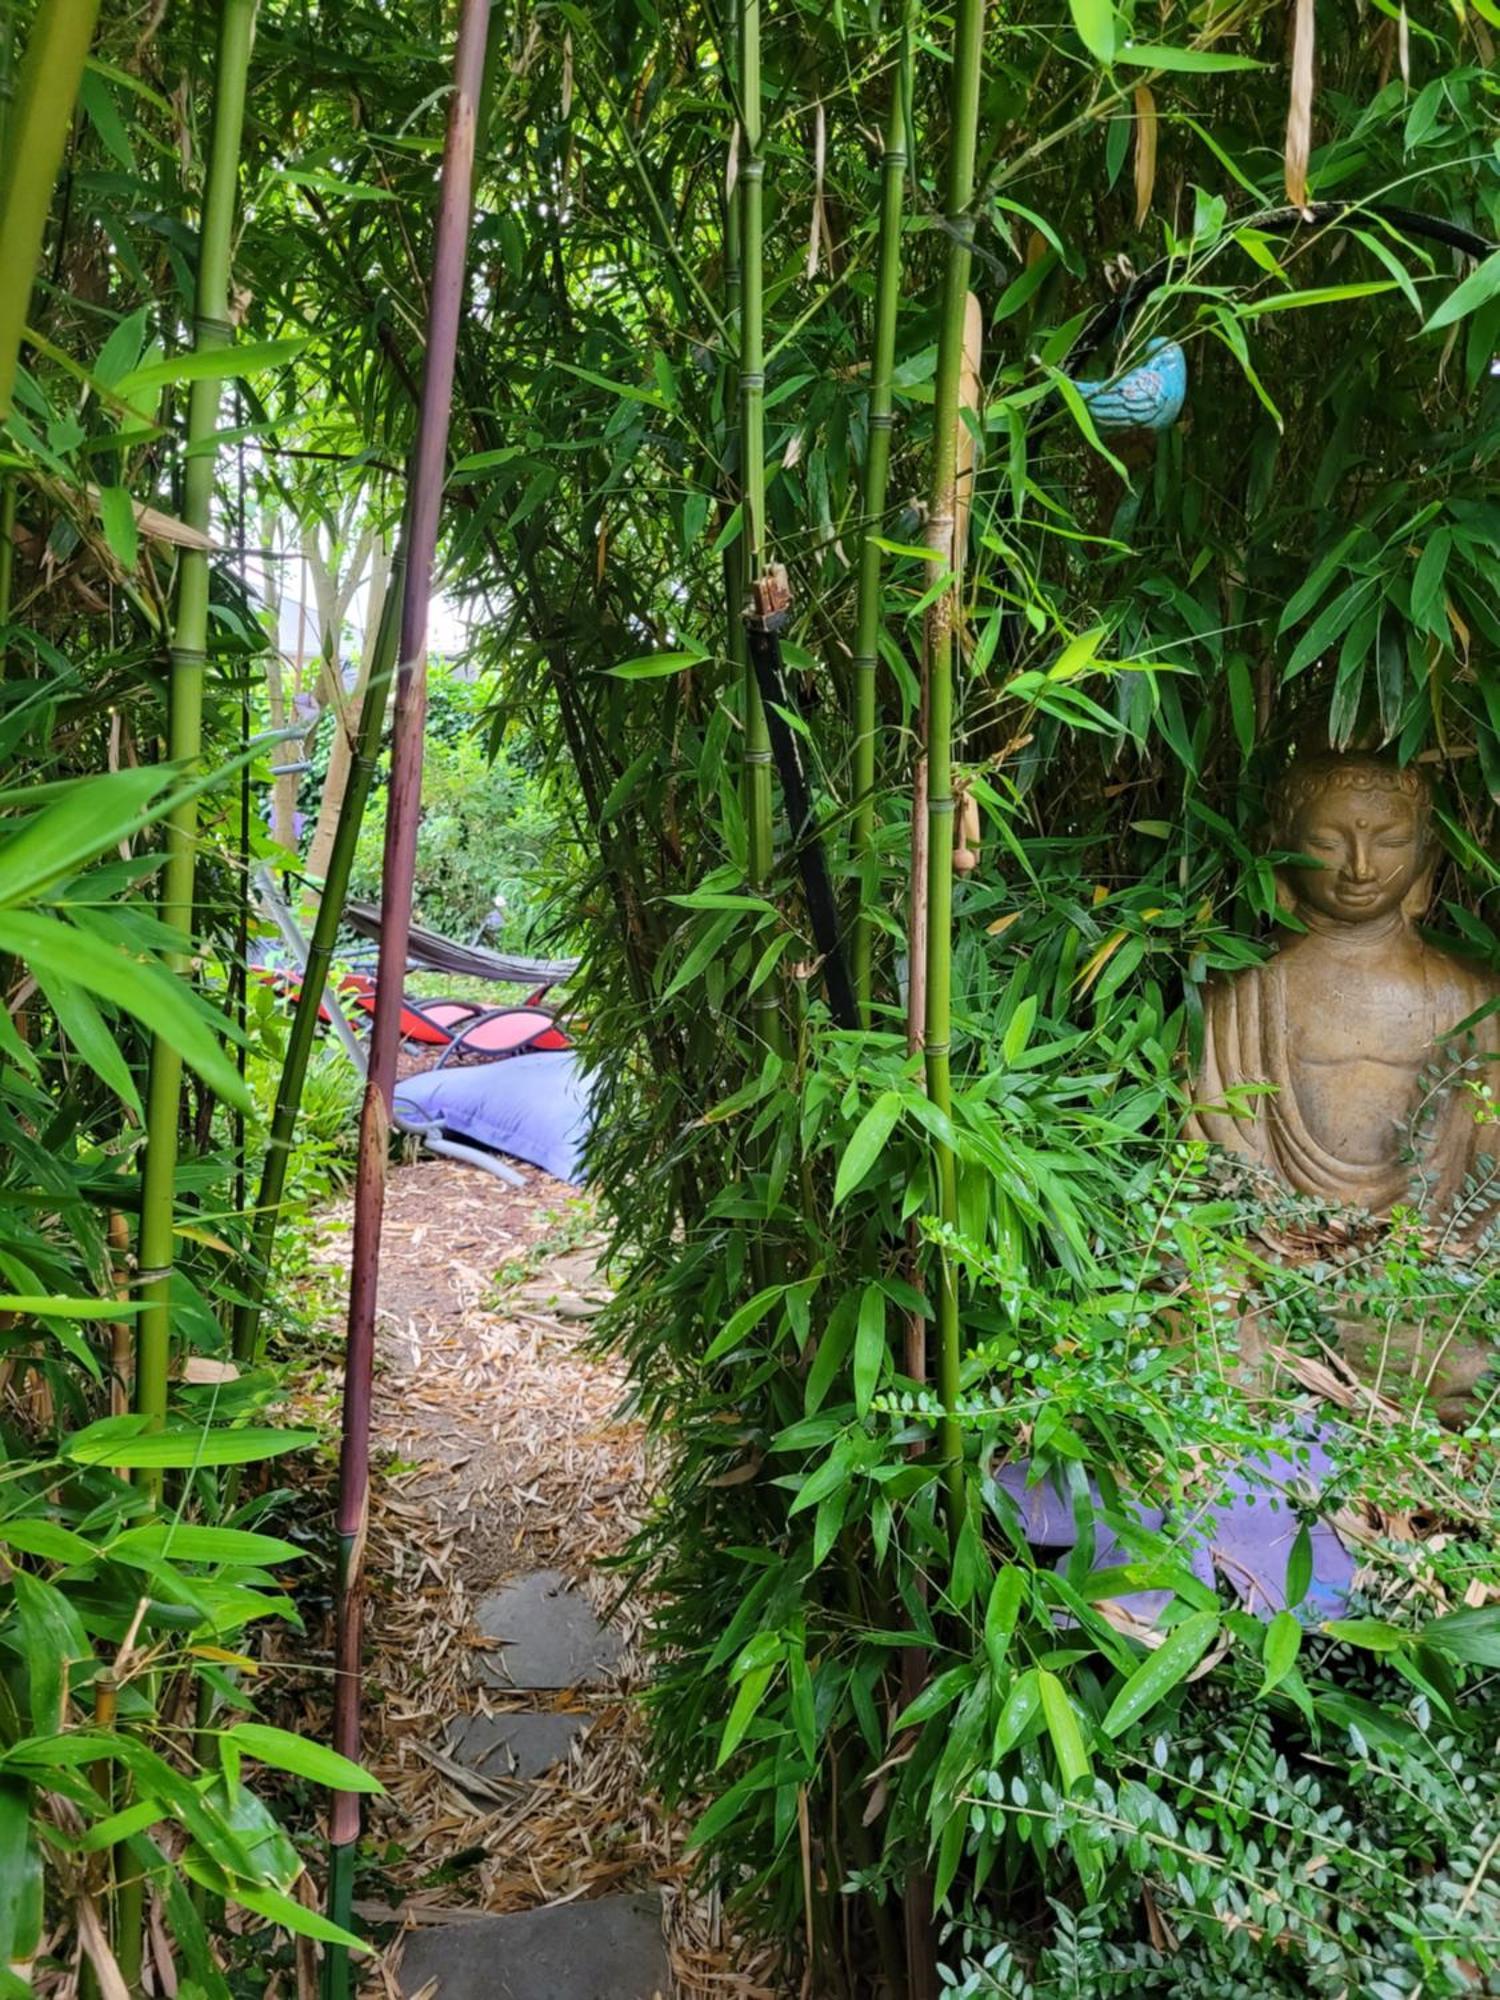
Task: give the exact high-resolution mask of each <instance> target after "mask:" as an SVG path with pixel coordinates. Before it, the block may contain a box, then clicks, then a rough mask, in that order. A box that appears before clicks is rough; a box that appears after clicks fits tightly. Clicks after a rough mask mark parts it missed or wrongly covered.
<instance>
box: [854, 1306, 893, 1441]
mask: <svg viewBox="0 0 1500 2000" xmlns="http://www.w3.org/2000/svg"><path fill="white" fill-rule="evenodd" d="M885 1304H886V1301H885V1293H884V1292H883V1291H882V1290H881V1288H880V1286H879V1285H878V1284H868V1285H866V1286H865V1288H864V1291H863V1293H862V1294H861V1295H860V1301H859V1323H858V1326H857V1328H856V1330H855V1335H854V1411H855V1415H856V1416H860V1417H863V1416H865V1415H866V1413H867V1412H868V1410H869V1407H870V1398H871V1397H872V1396H873V1395H874V1393H875V1390H876V1388H877V1386H878V1384H879V1381H880V1372H881V1369H882V1368H883V1367H884V1366H885V1362H886V1356H887V1352H888V1350H887V1347H886V1338H885Z"/></svg>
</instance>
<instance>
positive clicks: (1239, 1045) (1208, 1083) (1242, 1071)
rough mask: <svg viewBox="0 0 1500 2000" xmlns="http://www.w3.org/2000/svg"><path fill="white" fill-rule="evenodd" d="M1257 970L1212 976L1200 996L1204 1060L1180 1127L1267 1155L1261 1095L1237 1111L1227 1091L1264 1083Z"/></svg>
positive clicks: (1252, 1154)
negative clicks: (1233, 975)
mask: <svg viewBox="0 0 1500 2000" xmlns="http://www.w3.org/2000/svg"><path fill="white" fill-rule="evenodd" d="M1260 983H1261V982H1260V975H1259V973H1258V972H1253V971H1252V972H1243V973H1241V974H1240V975H1239V977H1238V978H1236V979H1226V980H1222V981H1215V982H1214V984H1213V985H1211V986H1210V987H1209V989H1208V991H1207V993H1206V994H1205V995H1204V999H1203V1061H1202V1064H1201V1065H1200V1067H1199V1071H1198V1075H1197V1077H1196V1079H1195V1080H1194V1085H1193V1108H1192V1110H1191V1111H1190V1113H1189V1114H1188V1119H1187V1123H1186V1125H1185V1126H1184V1128H1183V1131H1184V1135H1185V1136H1186V1137H1187V1138H1190V1139H1206V1140H1208V1141H1209V1142H1210V1143H1211V1144H1212V1145H1215V1146H1223V1147H1225V1148H1226V1149H1227V1150H1228V1151H1230V1152H1233V1153H1242V1154H1244V1155H1245V1156H1246V1157H1247V1158H1250V1159H1254V1160H1265V1159H1267V1158H1268V1153H1267V1145H1266V1129H1265V1116H1264V1112H1263V1109H1262V1108H1261V1100H1259V1099H1256V1098H1249V1099H1246V1100H1244V1101H1243V1102H1244V1109H1243V1111H1242V1112H1240V1113H1237V1112H1236V1111H1234V1110H1232V1109H1231V1108H1230V1098H1229V1093H1230V1092H1231V1091H1232V1090H1235V1088H1236V1086H1239V1085H1244V1084H1255V1083H1261V1084H1263V1083H1264V1082H1265V1081H1266V1078H1265V1065H1264V1059H1263V1054H1262V1050H1261V1046H1260V1043H1261V1037H1260V1008H1261V993H1260Z"/></svg>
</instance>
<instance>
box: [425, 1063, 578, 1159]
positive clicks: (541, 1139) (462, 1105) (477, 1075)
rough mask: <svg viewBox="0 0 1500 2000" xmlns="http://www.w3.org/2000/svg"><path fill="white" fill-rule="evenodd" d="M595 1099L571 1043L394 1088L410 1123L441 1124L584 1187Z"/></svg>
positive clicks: (431, 1074) (438, 1072)
mask: <svg viewBox="0 0 1500 2000" xmlns="http://www.w3.org/2000/svg"><path fill="white" fill-rule="evenodd" d="M592 1097H593V1083H592V1079H590V1078H588V1077H586V1076H585V1075H584V1073H583V1069H582V1065H581V1063H580V1061H579V1056H578V1051H577V1050H576V1049H537V1050H534V1051H533V1052H532V1053H531V1054H530V1055H524V1056H510V1057H508V1058H507V1059H506V1060H505V1061H504V1062H492V1063H467V1064H461V1065H459V1066H458V1067H457V1068H454V1069H430V1070H427V1071H425V1072H424V1073H423V1074H422V1075H421V1076H411V1077H408V1078H407V1079H406V1081H405V1083H400V1084H398V1085H397V1086H396V1110H397V1113H398V1114H399V1115H400V1117H402V1118H403V1119H405V1120H406V1121H407V1122H409V1123H410V1124H413V1125H436V1126H440V1127H441V1128H442V1130H443V1131H444V1132H445V1133H447V1134H448V1135H449V1136H450V1137H452V1138H455V1139H469V1140H472V1141H473V1142H474V1143H475V1144H476V1145H480V1146H489V1147H491V1148H493V1150H494V1151H495V1152H497V1153H509V1154H511V1155H512V1157H513V1158H515V1159H518V1160H529V1161H530V1162H531V1164H532V1165H533V1166H535V1167H541V1168H542V1170H543V1171H544V1172H546V1173H549V1174H551V1175H552V1176H553V1177H554V1178H555V1179H557V1180H560V1181H572V1182H573V1183H574V1184H575V1185H580V1186H581V1185H582V1182H583V1177H584V1176H583V1149H584V1145H585V1143H586V1142H587V1140H588V1135H589V1125H590V1121H591V1115H592Z"/></svg>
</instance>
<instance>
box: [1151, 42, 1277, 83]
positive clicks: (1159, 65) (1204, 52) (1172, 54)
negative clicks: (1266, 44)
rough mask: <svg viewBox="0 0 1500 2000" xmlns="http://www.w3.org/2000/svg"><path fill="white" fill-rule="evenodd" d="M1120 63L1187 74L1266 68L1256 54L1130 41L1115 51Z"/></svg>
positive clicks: (1221, 73) (1210, 74) (1209, 74)
mask: <svg viewBox="0 0 1500 2000" xmlns="http://www.w3.org/2000/svg"><path fill="white" fill-rule="evenodd" d="M1115 61H1116V62H1117V63H1130V64H1131V65H1133V67H1134V68H1136V69H1164V70H1169V71H1173V72H1176V73H1180V74H1181V75H1184V76H1224V75H1227V74H1228V73H1229V72H1230V71H1231V70H1244V69H1264V68H1265V64H1264V63H1262V62H1257V61H1256V60H1255V58H1254V57H1253V56H1221V55H1215V54H1214V53H1213V51H1212V50H1211V49H1168V48H1162V47H1160V46H1159V45H1158V44H1157V43H1155V42H1132V43H1127V44H1126V46H1125V47H1124V48H1123V49H1119V50H1117V51H1116V54H1115Z"/></svg>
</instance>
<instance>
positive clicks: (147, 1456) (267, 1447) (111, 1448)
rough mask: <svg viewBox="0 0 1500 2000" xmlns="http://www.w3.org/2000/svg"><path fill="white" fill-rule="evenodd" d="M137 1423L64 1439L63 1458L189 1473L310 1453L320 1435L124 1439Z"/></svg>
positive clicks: (251, 1432) (117, 1423)
mask: <svg viewBox="0 0 1500 2000" xmlns="http://www.w3.org/2000/svg"><path fill="white" fill-rule="evenodd" d="M141 1421H142V1420H141V1419H140V1418H138V1417H102V1418H101V1419H100V1420H99V1422H98V1423H96V1424H90V1425H89V1426H88V1427H87V1429H85V1430H81V1431H76V1432H75V1433H74V1434H73V1436H72V1437H70V1438H65V1439H64V1440H63V1445H62V1456H63V1457H64V1458H66V1459H68V1460H70V1461H71V1462H72V1463H73V1464H74V1465H117V1466H121V1467H123V1468H124V1469H126V1470H138V1469H145V1468H153V1469H157V1470H162V1471H173V1470H176V1471H186V1470H188V1469H189V1468H190V1467H193V1466H200V1465H254V1464H257V1463H258V1462H259V1461H260V1460H261V1459H266V1458H279V1457H281V1455H282V1454H283V1453H284V1452H288V1451H305V1450H306V1449H307V1447H308V1446H309V1445H313V1444H316V1443H317V1441H318V1434H317V1432H316V1431H292V1430H286V1431H277V1430H267V1429H264V1428H262V1429H255V1428H251V1427H247V1428H245V1429H244V1430H221V1431H210V1430H176V1429H171V1430H161V1431H149V1432H146V1433H145V1434H144V1435H142V1434H139V1433H138V1434H137V1435H134V1436H131V1435H128V1434H122V1426H123V1427H125V1429H126V1430H127V1431H128V1429H129V1428H130V1427H132V1426H138V1425H139V1424H140V1422H141Z"/></svg>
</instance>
